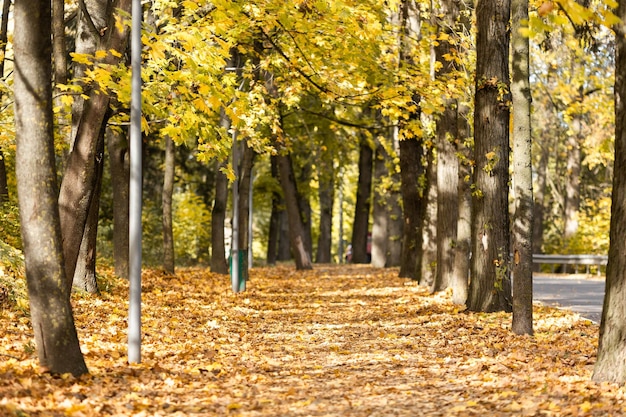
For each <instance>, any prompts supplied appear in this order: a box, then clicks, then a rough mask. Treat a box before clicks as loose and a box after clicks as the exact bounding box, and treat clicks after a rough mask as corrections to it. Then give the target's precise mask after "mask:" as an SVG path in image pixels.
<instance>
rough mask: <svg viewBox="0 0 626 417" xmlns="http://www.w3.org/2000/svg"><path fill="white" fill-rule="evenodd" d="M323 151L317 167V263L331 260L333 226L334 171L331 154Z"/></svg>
mask: <svg viewBox="0 0 626 417" xmlns="http://www.w3.org/2000/svg"><path fill="white" fill-rule="evenodd" d="M328 154H329V152H324V153H323V154H322V158H321V160H320V169H319V174H318V176H319V184H320V186H319V191H318V195H319V201H320V220H319V236H318V238H317V254H316V256H315V261H316V262H317V263H330V262H331V252H332V251H331V249H332V244H333V241H332V228H333V202H334V199H335V189H334V187H335V173H334V169H333V161H332V155H328Z"/></svg>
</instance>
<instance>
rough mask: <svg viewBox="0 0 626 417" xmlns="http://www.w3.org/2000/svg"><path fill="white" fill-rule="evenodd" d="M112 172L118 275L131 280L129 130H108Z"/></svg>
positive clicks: (116, 273) (115, 260) (114, 261)
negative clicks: (129, 269) (129, 252)
mask: <svg viewBox="0 0 626 417" xmlns="http://www.w3.org/2000/svg"><path fill="white" fill-rule="evenodd" d="M106 137H107V148H108V151H109V170H110V175H111V189H112V192H113V265H114V268H115V275H117V276H118V277H120V278H128V218H129V212H128V210H129V184H130V160H129V153H128V151H129V149H128V141H127V140H126V131H125V130H124V131H120V130H115V129H107V131H106Z"/></svg>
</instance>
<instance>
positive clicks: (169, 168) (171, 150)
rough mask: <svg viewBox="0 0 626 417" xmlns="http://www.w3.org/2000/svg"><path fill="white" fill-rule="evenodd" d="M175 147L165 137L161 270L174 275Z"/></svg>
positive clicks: (171, 141) (169, 138) (169, 139)
mask: <svg viewBox="0 0 626 417" xmlns="http://www.w3.org/2000/svg"><path fill="white" fill-rule="evenodd" d="M174 156H175V145H174V141H173V140H172V138H171V137H169V136H166V137H165V167H164V169H163V192H162V194H161V201H162V205H163V270H164V271H165V273H167V274H170V275H174V273H175V269H176V263H175V254H174V229H173V224H172V194H174V173H175V168H176V167H175V163H176V162H175V158H174Z"/></svg>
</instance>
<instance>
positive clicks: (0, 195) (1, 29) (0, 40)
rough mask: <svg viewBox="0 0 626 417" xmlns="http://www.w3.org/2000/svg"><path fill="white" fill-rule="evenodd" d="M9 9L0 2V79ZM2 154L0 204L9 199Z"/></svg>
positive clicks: (8, 5) (5, 46)
mask: <svg viewBox="0 0 626 417" xmlns="http://www.w3.org/2000/svg"><path fill="white" fill-rule="evenodd" d="M10 9H11V0H4V1H3V2H2V17H1V19H2V21H1V22H0V53H2V58H1V59H0V78H4V61H5V58H4V57H5V56H6V53H5V52H6V48H7V31H8V26H9V10H10ZM4 158H5V156H4V153H3V151H2V149H1V148H0V203H3V202H5V201H7V200H8V199H9V187H8V184H7V168H6V160H5V159H4Z"/></svg>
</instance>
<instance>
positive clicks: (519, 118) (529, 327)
mask: <svg viewBox="0 0 626 417" xmlns="http://www.w3.org/2000/svg"><path fill="white" fill-rule="evenodd" d="M522 29H528V0H512V28H511V34H512V35H511V37H512V39H511V43H512V49H513V65H512V69H513V83H512V84H511V93H512V97H513V194H514V196H515V214H514V218H513V266H512V267H513V269H512V272H513V276H514V277H515V280H514V281H513V324H512V330H513V333H515V334H533V245H532V237H533V172H532V154H531V151H532V139H531V125H530V106H531V100H532V98H531V95H530V67H529V42H528V37H527V36H526V35H525V34H522V33H521V30H522Z"/></svg>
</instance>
